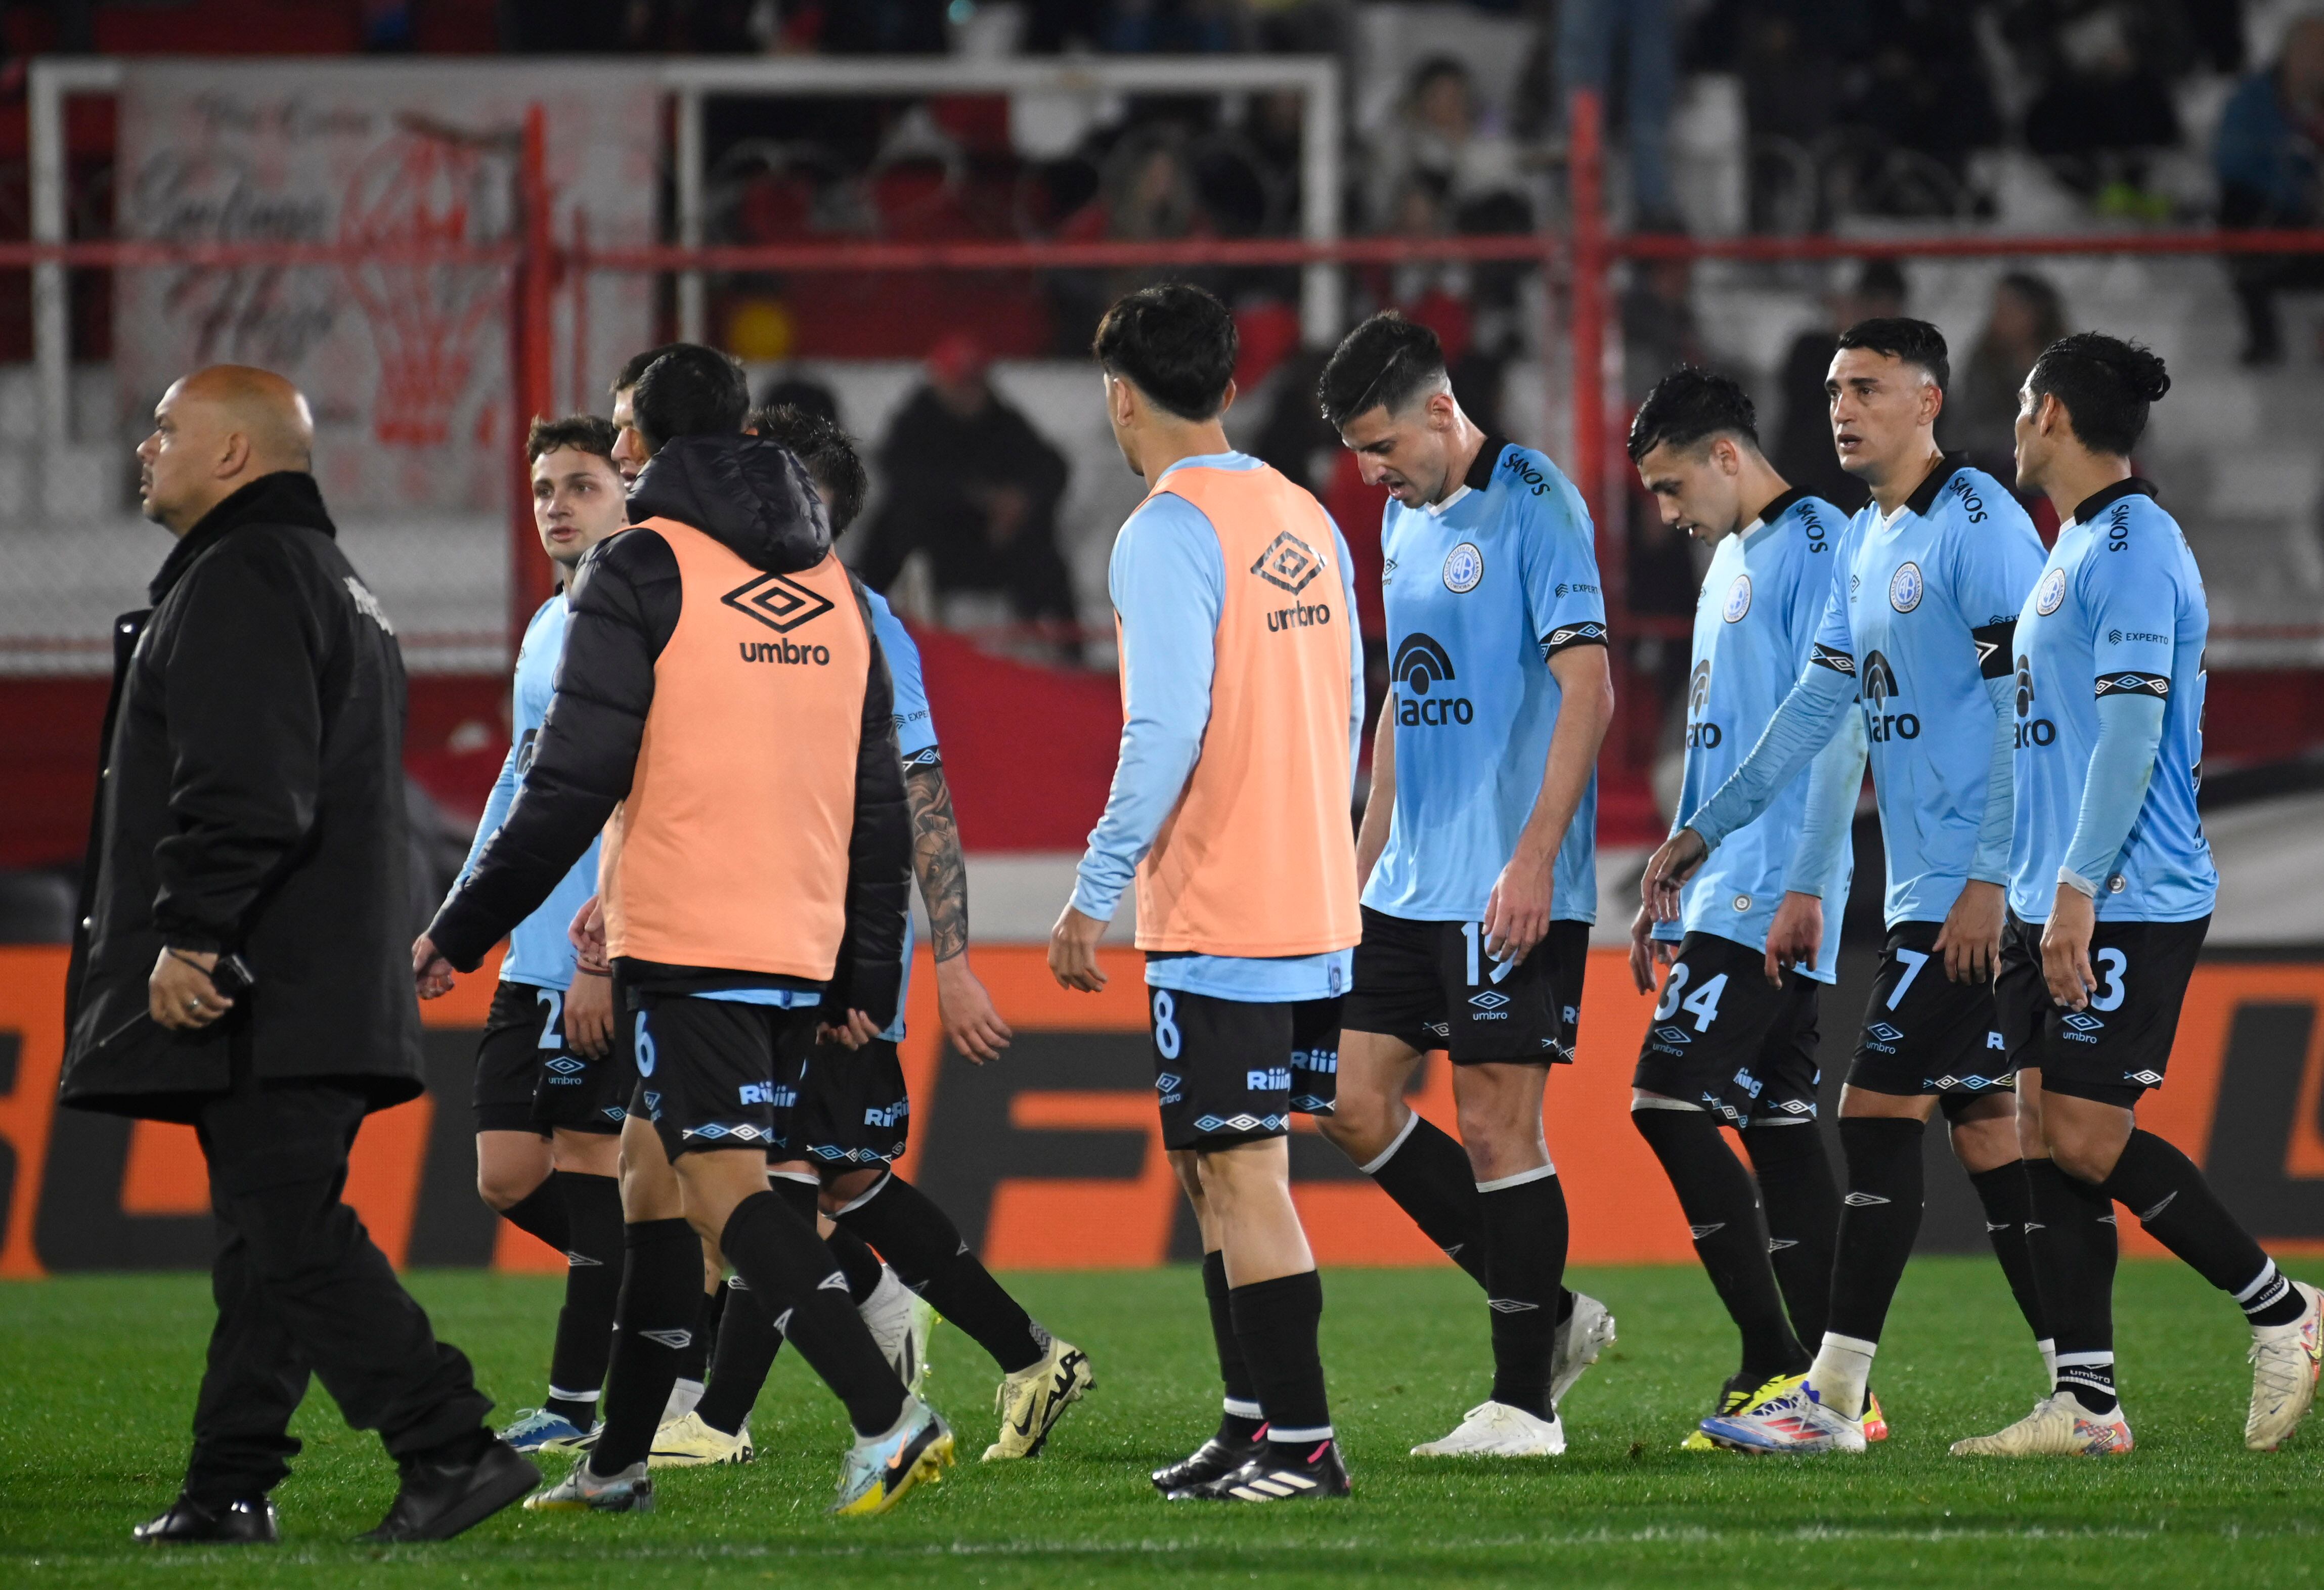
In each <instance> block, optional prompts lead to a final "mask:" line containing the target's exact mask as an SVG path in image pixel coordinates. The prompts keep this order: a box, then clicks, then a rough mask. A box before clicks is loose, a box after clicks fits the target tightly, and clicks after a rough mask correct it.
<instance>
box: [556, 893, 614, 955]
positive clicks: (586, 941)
mask: <svg viewBox="0 0 2324 1590" xmlns="http://www.w3.org/2000/svg"><path fill="white" fill-rule="evenodd" d="M565 942H567V943H568V944H571V945H572V946H573V952H574V953H575V954H576V955H578V956H579V957H580V958H581V964H582V965H583V966H586V967H587V968H588V969H589V970H592V971H611V970H613V967H612V964H611V963H610V962H609V961H607V960H606V959H605V913H604V908H603V907H602V906H600V905H598V903H597V896H595V895H592V896H589V897H588V898H587V899H586V900H584V901H582V902H581V909H580V910H578V911H576V912H575V913H574V914H573V924H572V925H571V926H570V927H568V928H567V929H566V930H565Z"/></svg>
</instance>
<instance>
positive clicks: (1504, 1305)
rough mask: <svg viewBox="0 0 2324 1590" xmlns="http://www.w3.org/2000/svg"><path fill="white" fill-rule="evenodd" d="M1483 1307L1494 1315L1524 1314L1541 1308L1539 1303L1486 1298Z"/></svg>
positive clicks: (1515, 1299) (1521, 1299)
mask: <svg viewBox="0 0 2324 1590" xmlns="http://www.w3.org/2000/svg"><path fill="white" fill-rule="evenodd" d="M1485 1306H1486V1307H1487V1308H1489V1309H1490V1310H1492V1311H1493V1312H1494V1313H1496V1314H1524V1313H1527V1312H1529V1311H1531V1310H1535V1309H1538V1308H1540V1307H1541V1305H1540V1304H1539V1303H1529V1302H1526V1300H1524V1299H1523V1298H1488V1299H1486V1300H1485Z"/></svg>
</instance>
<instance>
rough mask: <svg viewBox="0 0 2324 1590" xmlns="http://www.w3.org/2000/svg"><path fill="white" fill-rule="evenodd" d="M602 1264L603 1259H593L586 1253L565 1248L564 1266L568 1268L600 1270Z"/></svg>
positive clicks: (603, 1262)
mask: <svg viewBox="0 0 2324 1590" xmlns="http://www.w3.org/2000/svg"><path fill="white" fill-rule="evenodd" d="M604 1265H605V1261H604V1260H603V1259H593V1258H591V1257H590V1256H589V1255H587V1254H576V1253H575V1252H574V1251H573V1250H572V1249H571V1248H567V1249H566V1250H565V1267H566V1268H567V1269H568V1270H591V1269H597V1270H602V1269H604Z"/></svg>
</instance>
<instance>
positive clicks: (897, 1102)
mask: <svg viewBox="0 0 2324 1590" xmlns="http://www.w3.org/2000/svg"><path fill="white" fill-rule="evenodd" d="M748 429H749V430H750V431H751V433H752V435H754V436H760V437H767V438H769V439H770V440H773V441H776V442H779V443H780V444H781V445H782V446H785V447H788V448H789V449H790V451H791V453H792V455H794V456H796V457H797V458H798V460H799V462H801V463H802V464H806V465H807V473H808V475H809V477H810V478H812V479H813V480H814V482H815V487H816V492H817V493H818V494H819V495H820V496H821V497H822V498H823V501H824V506H825V509H826V510H828V511H829V513H830V515H831V528H832V534H833V535H834V536H838V535H841V534H844V532H845V531H846V529H847V528H848V526H849V525H851V524H853V522H854V519H855V516H856V514H857V512H858V511H859V510H861V509H862V506H863V497H864V492H865V487H866V482H865V479H864V473H863V464H862V459H861V458H860V457H858V456H857V455H856V452H855V447H854V444H853V442H852V441H850V440H849V438H848V436H847V433H846V432H845V431H843V430H842V429H840V428H839V427H838V426H837V425H835V423H833V422H832V421H831V420H829V419H826V418H823V417H822V416H821V415H817V414H810V413H807V412H806V411H805V410H803V409H791V408H778V409H771V410H762V411H760V412H758V413H754V414H753V415H752V417H751V420H750V424H749V426H748ZM865 600H866V602H868V604H869V605H870V608H871V627H872V631H873V633H874V634H876V635H877V636H878V637H879V639H880V649H881V653H882V654H883V655H884V656H885V657H887V659H888V666H889V672H890V675H891V676H893V678H894V680H895V691H896V694H895V712H894V718H895V723H896V740H897V749H899V751H900V752H901V753H902V756H903V758H904V794H905V796H906V798H907V799H908V801H909V802H910V804H911V813H912V866H913V870H914V871H915V873H916V874H917V875H918V879H919V885H920V894H921V897H922V898H923V899H924V900H926V901H927V909H928V926H929V931H930V933H932V934H933V935H934V939H935V943H934V946H933V947H934V950H935V957H936V1007H937V1010H938V1012H939V1014H940V1016H942V1019H943V1021H944V1025H945V1035H946V1036H947V1037H948V1038H949V1039H950V1040H951V1042H952V1046H953V1047H954V1049H955V1050H957V1051H958V1052H960V1053H962V1054H964V1055H966V1056H967V1057H968V1058H969V1059H970V1060H972V1061H973V1062H976V1063H977V1064H979V1065H982V1064H985V1063H987V1062H991V1061H994V1060H998V1059H999V1058H1000V1057H1001V1051H1002V1050H1003V1049H1006V1048H1007V1047H1008V1046H1009V1041H1010V1036H1011V1034H1010V1031H1009V1024H1008V1023H1007V1022H1005V1021H1003V1020H1002V1019H1001V1013H1000V1012H999V1011H998V1010H996V1009H994V1008H993V1005H992V997H991V995H990V994H989V993H987V992H986V991H985V988H984V985H983V984H982V982H980V981H978V980H977V977H976V974H975V972H974V971H973V970H970V968H969V964H968V869H967V864H966V862H965V861H964V859H962V856H961V850H960V831H959V829H958V827H957V826H956V825H955V824H954V821H953V811H952V791H951V789H950V788H949V787H948V786H946V785H945V774H944V758H943V755H942V753H941V751H940V750H939V749H937V741H936V723H935V721H934V719H933V717H932V716H931V714H930V713H929V711H928V702H927V693H926V691H925V690H924V689H923V688H922V686H921V684H920V653H919V648H918V646H917V645H915V644H914V643H913V640H912V637H911V633H910V631H908V630H906V629H905V628H904V626H903V624H902V623H901V622H900V621H899V620H898V619H897V618H896V615H895V614H894V613H893V612H892V611H890V609H889V607H888V603H887V602H886V600H885V599H884V598H882V597H881V595H880V594H879V593H877V592H870V593H866V597H865ZM911 943H912V933H911V919H910V918H909V917H906V918H905V924H904V953H905V963H904V964H905V970H906V974H907V975H906V982H907V986H908V983H909V971H910V966H911V960H910V956H911ZM903 1037H904V1015H903V1001H902V997H901V996H899V998H898V1002H897V1009H896V1019H895V1020H894V1021H893V1022H892V1023H890V1025H889V1026H888V1028H887V1030H886V1031H885V1032H883V1033H881V1034H880V1036H879V1037H877V1038H875V1039H873V1040H872V1041H871V1043H866V1044H865V1045H863V1047H862V1049H860V1050H857V1051H856V1052H854V1053H853V1054H852V1055H851V1054H848V1053H846V1052H844V1050H843V1049H841V1048H840V1047H839V1046H838V1045H835V1044H825V1045H821V1046H818V1047H817V1049H816V1051H815V1052H814V1053H813V1054H812V1055H811V1056H810V1057H809V1058H808V1061H807V1072H806V1076H805V1077H804V1078H803V1079H802V1081H801V1084H800V1098H799V1103H798V1108H797V1112H796V1115H795V1116H794V1117H792V1125H791V1126H790V1129H789V1131H788V1133H787V1135H786V1150H787V1154H788V1157H787V1158H786V1159H784V1160H782V1161H779V1162H778V1163H776V1164H775V1165H774V1167H773V1172H772V1173H773V1174H774V1175H776V1176H779V1177H780V1176H791V1177H794V1178H796V1177H798V1176H802V1175H804V1176H807V1177H811V1178H815V1179H816V1180H817V1181H819V1182H820V1185H821V1188H822V1194H823V1196H822V1206H823V1210H824V1214H825V1218H827V1219H835V1220H836V1222H837V1223H838V1225H839V1227H840V1231H841V1232H843V1233H845V1234H846V1236H842V1237H840V1238H839V1243H841V1244H844V1243H845V1242H847V1241H858V1242H859V1243H860V1242H861V1241H866V1240H868V1241H869V1242H870V1243H871V1244H872V1245H875V1246H876V1247H877V1248H878V1249H879V1251H880V1253H881V1255H892V1258H893V1261H894V1262H895V1263H896V1264H898V1265H899V1266H900V1267H899V1269H898V1270H897V1271H896V1272H895V1273H897V1274H899V1275H901V1276H902V1277H903V1282H902V1284H904V1285H908V1286H909V1287H910V1288H911V1290H912V1291H913V1292H915V1293H917V1294H918V1296H919V1297H921V1298H923V1299H925V1300H926V1301H927V1303H928V1304H932V1305H933V1306H934V1307H935V1308H936V1310H937V1311H938V1312H939V1313H941V1314H942V1315H943V1316H944V1317H945V1319H949V1320H951V1321H952V1322H953V1323H954V1325H957V1326H959V1327H960V1328H961V1329H963V1330H964V1331H966V1332H967V1333H968V1335H969V1336H970V1337H971V1338H972V1339H973V1340H974V1341H975V1342H976V1344H977V1345H978V1346H981V1347H982V1348H983V1349H984V1350H985V1351H986V1352H987V1353H989V1354H991V1356H992V1359H993V1361H994V1362H995V1363H996V1364H998V1365H1000V1367H1001V1390H1000V1393H999V1395H998V1397H997V1398H996V1401H997V1402H998V1403H999V1405H1000V1410H1001V1433H1000V1434H999V1436H998V1437H996V1438H994V1440H993V1442H992V1444H991V1446H990V1447H988V1448H986V1449H985V1453H984V1457H985V1459H986V1461H988V1462H991V1461H993V1460H996V1459H1000V1458H1008V1457H1032V1456H1034V1455H1036V1454H1037V1453H1038V1452H1039V1451H1040V1449H1041V1447H1042V1445H1043V1444H1044V1443H1045V1442H1046V1441H1047V1438H1048V1435H1049V1431H1050V1430H1051V1429H1053V1428H1055V1426H1056V1422H1057V1420H1059V1419H1061V1418H1063V1417H1064V1415H1065V1410H1066V1409H1067V1408H1069V1407H1071V1406H1072V1405H1073V1403H1074V1402H1077V1401H1079V1400H1080V1398H1081V1396H1082V1394H1083V1392H1085V1391H1087V1390H1088V1389H1089V1388H1090V1386H1091V1385H1093V1383H1094V1377H1093V1374H1092V1373H1091V1370H1090V1364H1089V1356H1088V1355H1087V1354H1086V1353H1084V1352H1083V1351H1082V1350H1081V1349H1080V1348H1078V1347H1076V1346H1074V1345H1073V1344H1072V1343H1071V1342H1065V1341H1060V1340H1058V1339H1057V1338H1056V1337H1053V1336H1051V1335H1050V1334H1049V1333H1048V1332H1047V1330H1045V1329H1043V1328H1041V1326H1040V1325H1038V1324H1037V1323H1036V1322H1035V1321H1034V1319H1032V1318H1031V1316H1029V1315H1028V1314H1027V1313H1026V1312H1025V1310H1024V1308H1023V1307H1022V1306H1021V1305H1020V1304H1019V1303H1018V1301H1017V1300H1016V1299H1014V1298H1012V1297H1010V1295H1009V1293H1008V1291H1007V1290H1006V1289H1004V1288H1003V1287H1002V1286H1001V1283H1000V1282H998V1281H995V1280H994V1279H993V1277H992V1273H991V1271H989V1270H987V1269H986V1268H985V1267H984V1265H983V1263H982V1261H981V1260H979V1259H978V1258H977V1256H976V1255H975V1254H973V1252H971V1251H970V1249H969V1246H968V1244H967V1243H966V1242H965V1241H964V1240H963V1239H962V1237H961V1235H960V1228H959V1227H956V1226H954V1224H953V1223H952V1220H951V1218H949V1217H948V1216H946V1215H945V1212H944V1210H943V1209H939V1208H938V1207H937V1206H936V1204H935V1203H934V1202H933V1201H931V1200H930V1199H929V1198H928V1196H927V1194H926V1193H924V1192H922V1191H921V1190H919V1189H918V1188H917V1187H915V1186H913V1185H912V1184H911V1183H910V1182H908V1181H905V1180H904V1179H903V1178H902V1177H901V1176H899V1175H898V1174H897V1173H896V1172H895V1170H894V1168H893V1164H894V1162H895V1161H896V1160H897V1159H899V1158H900V1157H901V1156H902V1154H903V1153H904V1148H905V1144H906V1139H907V1134H908V1131H909V1129H910V1126H911V1099H910V1098H908V1096H907V1094H906V1092H905V1089H904V1071H903V1066H902V1064H901V1063H900V1062H899V1060H898V1059H897V1054H896V1045H897V1044H898V1043H901V1042H902V1041H903ZM836 1246H837V1245H836V1244H835V1251H836ZM865 1251H866V1252H869V1249H866V1250H865ZM843 1263H844V1256H843ZM872 1263H873V1264H874V1265H875V1266H876V1265H877V1264H878V1263H879V1261H878V1260H877V1259H874V1260H873V1261H872ZM729 1284H730V1285H731V1284H733V1283H732V1282H730V1283H729ZM746 1290H747V1288H746ZM781 1343H782V1337H780V1336H779V1334H777V1333H776V1332H774V1331H773V1330H771V1329H743V1328H728V1329H723V1330H722V1331H721V1332H720V1333H719V1337H718V1350H717V1355H716V1357H715V1360H714V1362H713V1364H712V1365H711V1377H710V1389H709V1390H708V1392H705V1394H704V1396H703V1399H702V1402H700V1404H699V1405H697V1406H696V1408H695V1410H694V1411H693V1412H692V1413H691V1414H689V1415H688V1416H687V1418H685V1419H682V1420H677V1421H675V1422H674V1423H672V1424H669V1425H666V1426H665V1427H664V1428H663V1429H662V1430H661V1431H660V1432H659V1434H658V1435H656V1436H655V1438H654V1448H653V1452H652V1455H651V1457H650V1458H649V1461H650V1463H652V1464H654V1465H655V1466H681V1465H687V1464H696V1463H733V1462H747V1461H749V1454H750V1450H751V1446H750V1432H749V1428H748V1420H749V1418H750V1412H751V1408H752V1404H753V1403H754V1402H757V1400H758V1395H759V1392H760V1390H761V1387H763V1385H764V1384H765V1383H766V1377H767V1373H768V1371H769V1369H770V1367H771V1366H772V1365H773V1363H774V1358H775V1354H776V1353H777V1351H778V1350H779V1348H780V1346H781ZM922 1363H923V1364H924V1363H925V1360H922ZM913 1367H915V1366H913V1365H907V1366H906V1367H905V1369H904V1371H903V1378H904V1380H905V1381H906V1383H910V1382H911V1381H912V1379H913V1378H914V1376H913V1374H911V1372H910V1371H911V1369H912V1368H913Z"/></svg>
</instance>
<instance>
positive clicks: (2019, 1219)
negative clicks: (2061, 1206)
mask: <svg viewBox="0 0 2324 1590" xmlns="http://www.w3.org/2000/svg"><path fill="white" fill-rule="evenodd" d="M2026 1177H2027V1172H2026V1169H2025V1162H2024V1160H2012V1161H2010V1162H2009V1163H2007V1164H2006V1165H1996V1166H1995V1167H1994V1168H1993V1169H1991V1170H1990V1171H1971V1172H1969V1185H1970V1186H1972V1187H1974V1188H1976V1189H1977V1196H1978V1201H1979V1202H1981V1203H1982V1204H1984V1205H1985V1234H1986V1236H1987V1237H1988V1238H1990V1239H1991V1241H1992V1243H1993V1256H1994V1257H1995V1258H1997V1259H1999V1260H2000V1261H2001V1273H2002V1274H2003V1275H2005V1276H2006V1277H2007V1278H2008V1281H2009V1292H2010V1295H2011V1296H2012V1297H2015V1299H2016V1300H2017V1311H2018V1312H2019V1313H2021V1314H2023V1315H2024V1316H2025V1324H2026V1326H2027V1328H2030V1329H2031V1330H2032V1331H2033V1339H2034V1340H2035V1341H2037V1342H2040V1341H2055V1340H2056V1339H2057V1333H2056V1332H2055V1331H2054V1330H2053V1329H2052V1328H2051V1323H2050V1319H2049V1316H2048V1315H2047V1313H2045V1312H2044V1311H2043V1307H2042V1289H2041V1286H2040V1284H2039V1283H2038V1282H2036V1281H2035V1280H2034V1279H2033V1250H2032V1247H2031V1245H2030V1244H2029V1243H2028V1242H2027V1240H2026V1236H2025V1223H2026V1221H2028V1220H2030V1219H2032V1218H2033V1183H2032V1182H2031V1181H2028V1180H2027V1179H2026Z"/></svg>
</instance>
